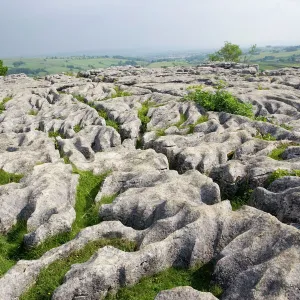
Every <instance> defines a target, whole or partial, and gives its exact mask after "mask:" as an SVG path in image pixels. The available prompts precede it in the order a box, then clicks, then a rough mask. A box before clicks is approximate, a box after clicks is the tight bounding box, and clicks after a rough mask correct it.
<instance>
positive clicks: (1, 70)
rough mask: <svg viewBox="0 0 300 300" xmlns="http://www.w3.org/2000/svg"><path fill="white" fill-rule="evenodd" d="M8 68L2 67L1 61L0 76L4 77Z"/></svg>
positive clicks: (0, 61) (1, 62) (0, 62)
mask: <svg viewBox="0 0 300 300" xmlns="http://www.w3.org/2000/svg"><path fill="white" fill-rule="evenodd" d="M7 71H8V67H5V66H3V61H2V60H0V76H5V75H6V74H7Z"/></svg>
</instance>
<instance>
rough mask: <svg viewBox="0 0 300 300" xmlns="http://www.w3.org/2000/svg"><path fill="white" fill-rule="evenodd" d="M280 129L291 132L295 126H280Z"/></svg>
mask: <svg viewBox="0 0 300 300" xmlns="http://www.w3.org/2000/svg"><path fill="white" fill-rule="evenodd" d="M280 127H282V128H284V129H286V130H289V131H291V130H293V126H289V125H287V124H280Z"/></svg>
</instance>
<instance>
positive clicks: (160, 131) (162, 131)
mask: <svg viewBox="0 0 300 300" xmlns="http://www.w3.org/2000/svg"><path fill="white" fill-rule="evenodd" d="M155 134H156V136H157V137H160V136H165V135H166V130H165V129H157V130H156V131H155Z"/></svg>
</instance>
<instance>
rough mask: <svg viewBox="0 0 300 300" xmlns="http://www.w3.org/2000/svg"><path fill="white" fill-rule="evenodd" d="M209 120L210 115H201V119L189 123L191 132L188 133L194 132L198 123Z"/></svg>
mask: <svg viewBox="0 0 300 300" xmlns="http://www.w3.org/2000/svg"><path fill="white" fill-rule="evenodd" d="M207 121H208V115H203V116H201V117H199V119H198V120H197V121H196V123H194V124H190V125H188V127H189V132H188V133H189V134H190V133H194V131H195V127H196V126H197V125H199V124H202V123H205V122H207Z"/></svg>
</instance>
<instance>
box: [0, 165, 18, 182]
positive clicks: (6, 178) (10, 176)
mask: <svg viewBox="0 0 300 300" xmlns="http://www.w3.org/2000/svg"><path fill="white" fill-rule="evenodd" d="M23 177H24V175H23V174H14V173H9V172H6V171H4V170H3V169H0V185H4V184H8V183H12V182H16V183H19V182H20V180H21V179H22V178H23Z"/></svg>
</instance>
